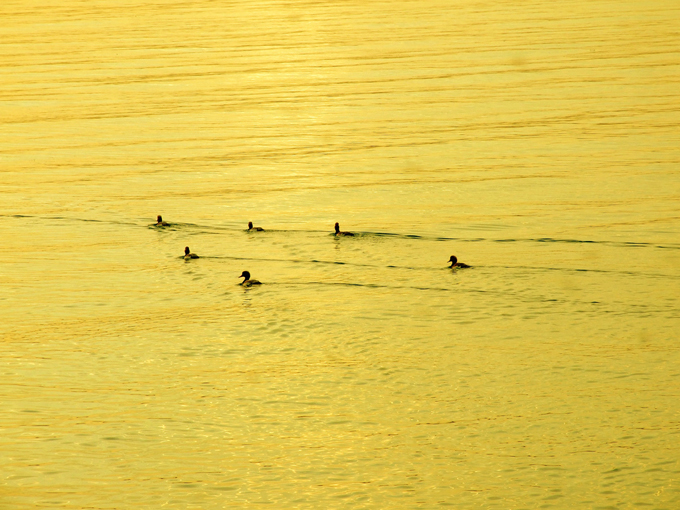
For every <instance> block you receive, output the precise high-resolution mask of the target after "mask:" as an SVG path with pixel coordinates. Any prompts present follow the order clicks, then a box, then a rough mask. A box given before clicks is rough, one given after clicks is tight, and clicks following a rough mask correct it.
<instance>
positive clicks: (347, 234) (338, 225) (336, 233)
mask: <svg viewBox="0 0 680 510" xmlns="http://www.w3.org/2000/svg"><path fill="white" fill-rule="evenodd" d="M335 235H336V236H353V235H354V234H352V232H340V224H339V223H336V224H335Z"/></svg>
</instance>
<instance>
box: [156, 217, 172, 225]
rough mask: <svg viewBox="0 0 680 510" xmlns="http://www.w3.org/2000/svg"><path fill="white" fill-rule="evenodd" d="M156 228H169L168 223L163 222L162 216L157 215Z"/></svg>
mask: <svg viewBox="0 0 680 510" xmlns="http://www.w3.org/2000/svg"><path fill="white" fill-rule="evenodd" d="M156 226H157V227H169V226H170V223H168V222H167V221H163V216H161V215H160V214H159V215H158V218H156Z"/></svg>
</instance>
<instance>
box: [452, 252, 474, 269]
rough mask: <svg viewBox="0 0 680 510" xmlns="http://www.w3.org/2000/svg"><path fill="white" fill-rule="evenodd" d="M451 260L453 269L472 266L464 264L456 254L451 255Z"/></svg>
mask: <svg viewBox="0 0 680 510" xmlns="http://www.w3.org/2000/svg"><path fill="white" fill-rule="evenodd" d="M449 262H451V269H454V268H457V267H458V268H460V269H467V268H469V267H472V266H468V265H467V264H464V263H462V262H458V259H457V258H456V256H455V255H451V258H450V259H449Z"/></svg>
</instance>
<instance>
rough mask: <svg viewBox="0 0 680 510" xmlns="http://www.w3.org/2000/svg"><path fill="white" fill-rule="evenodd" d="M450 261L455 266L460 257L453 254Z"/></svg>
mask: <svg viewBox="0 0 680 510" xmlns="http://www.w3.org/2000/svg"><path fill="white" fill-rule="evenodd" d="M449 262H451V265H452V266H455V265H456V263H457V262H458V259H457V258H456V256H455V255H451V258H450V259H449Z"/></svg>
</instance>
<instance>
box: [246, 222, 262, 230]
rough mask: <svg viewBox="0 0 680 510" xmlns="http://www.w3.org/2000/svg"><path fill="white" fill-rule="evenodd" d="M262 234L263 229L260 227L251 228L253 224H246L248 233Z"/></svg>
mask: <svg viewBox="0 0 680 510" xmlns="http://www.w3.org/2000/svg"><path fill="white" fill-rule="evenodd" d="M253 231H255V232H264V229H263V228H262V227H253V222H252V221H249V222H248V232H253Z"/></svg>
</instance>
